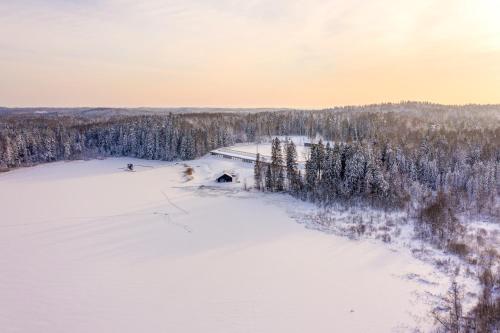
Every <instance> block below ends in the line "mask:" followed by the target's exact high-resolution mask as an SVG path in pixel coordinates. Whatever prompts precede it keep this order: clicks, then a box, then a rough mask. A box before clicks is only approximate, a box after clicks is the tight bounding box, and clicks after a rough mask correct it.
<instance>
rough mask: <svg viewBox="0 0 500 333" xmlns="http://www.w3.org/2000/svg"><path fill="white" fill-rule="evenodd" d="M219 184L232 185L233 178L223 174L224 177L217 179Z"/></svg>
mask: <svg viewBox="0 0 500 333" xmlns="http://www.w3.org/2000/svg"><path fill="white" fill-rule="evenodd" d="M216 181H217V183H231V182H232V181H233V176H232V175H229V174H227V173H223V174H222V176H220V177H219V178H217V179H216Z"/></svg>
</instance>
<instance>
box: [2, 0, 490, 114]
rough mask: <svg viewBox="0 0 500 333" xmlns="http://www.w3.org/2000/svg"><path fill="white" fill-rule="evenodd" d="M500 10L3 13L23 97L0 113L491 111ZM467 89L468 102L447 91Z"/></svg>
mask: <svg viewBox="0 0 500 333" xmlns="http://www.w3.org/2000/svg"><path fill="white" fill-rule="evenodd" d="M499 11H500V5H499V4H498V2H496V1H495V0H477V1H474V2H471V1H467V0H421V1H410V0H378V1H369V0H350V1H348V0H308V1H306V0H275V1H263V0H247V1H242V0H219V1H209V0H146V1H139V0H106V1H104V0H84V1H76V0H75V1H69V0H53V1H49V0H45V1H43V0H19V1H11V2H3V3H0V46H1V48H2V53H1V54H0V71H1V72H2V74H3V78H4V80H3V81H4V82H5V80H7V81H8V82H12V84H5V83H4V84H3V86H2V84H0V88H2V89H1V90H0V103H1V104H9V103H10V104H19V103H24V104H34V103H41V102H43V104H54V103H56V102H54V101H57V96H58V94H60V93H61V92H64V94H65V95H66V96H67V97H66V98H65V103H69V104H86V105H90V104H106V105H124V104H127V103H132V104H134V105H137V104H140V105H182V104H185V105H195V104H196V105H206V104H211V105H215V104H219V105H228V104H238V105H249V106H251V105H260V106H264V105H271V106H276V105H278V106H328V105H331V104H337V103H340V104H345V103H365V102H375V101H379V100H400V99H408V98H418V99H427V98H433V99H434V100H437V101H443V102H453V100H451V99H454V100H457V102H458V101H459V99H460V101H470V102H481V101H491V100H492V99H494V98H496V97H495V96H496V95H493V94H491V95H488V96H489V97H488V96H486V95H485V93H483V92H481V90H480V88H476V87H472V83H470V82H475V85H476V86H477V85H479V86H482V89H483V90H482V91H485V92H488V91H491V90H492V89H491V88H492V87H493V88H496V89H498V88H500V87H499V86H498V79H496V78H497V77H499V75H500V72H499V71H500V69H499V68H498V67H499V61H498V60H496V59H498V58H495V56H496V55H498V51H499V50H500V39H499V38H498V36H499V35H500V23H498V20H497V17H496V16H497V13H498V12H499ZM477 59H481V61H480V62H479V61H477ZM13 66H15V67H16V68H17V70H16V71H12V70H11V68H12V67H13ZM423 72H428V73H426V75H425V76H424V75H423V74H422V73H423ZM68 73H69V75H68ZM478 73H481V75H479V74H478ZM432 75H436V76H438V75H439V77H438V78H436V79H432ZM457 79H458V80H461V81H463V82H465V83H464V84H463V88H460V89H459V90H460V91H461V92H462V93H463V96H458V97H457V96H456V93H453V92H452V91H451V89H452V88H449V89H448V90H447V89H446V85H447V84H448V85H449V86H450V87H452V86H456V83H455V82H456V80H457ZM426 81H429V82H430V83H427V82H426ZM437 81H439V82H440V85H441V86H439V87H437V86H436V85H433V83H432V82H437ZM373 82H380V83H379V84H376V85H374V84H373ZM58 85H61V87H60V88H59V89H56V88H55V87H57V86H58ZM443 86H445V87H444V88H443ZM41 87H54V91H51V90H50V89H46V88H44V89H41ZM65 87H72V90H69V89H66V88H65ZM405 87H406V88H405ZM432 87H434V88H432ZM433 89H434V90H433ZM79 91H86V92H87V93H86V94H85V95H84V96H82V95H81V94H80V95H79V94H78V92H79ZM332 91H334V93H332ZM434 91H437V92H438V93H437V94H436V93H434ZM228 92H230V93H228ZM93 93H94V94H95V96H98V97H96V98H95V99H93V98H92V94H93ZM229 94H230V95H231V96H228V95H229ZM20 96H22V98H21V97H20ZM426 96H428V97H426ZM440 96H441V98H440ZM377 97H378V98H377ZM84 98H85V99H84Z"/></svg>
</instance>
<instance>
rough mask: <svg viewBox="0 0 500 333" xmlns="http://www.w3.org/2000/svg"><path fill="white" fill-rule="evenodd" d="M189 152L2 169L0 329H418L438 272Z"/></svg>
mask: <svg viewBox="0 0 500 333" xmlns="http://www.w3.org/2000/svg"><path fill="white" fill-rule="evenodd" d="M129 161H132V162H134V163H135V164H141V165H147V166H150V167H137V168H136V170H137V171H136V172H124V171H123V170H121V169H120V168H122V167H123V166H124V165H125V164H126V163H127V162H129ZM187 164H189V165H190V166H191V167H193V168H194V174H193V179H192V180H186V179H185V177H184V176H183V171H184V170H185V164H184V163H165V162H151V161H133V160H132V159H124V158H117V159H107V160H102V161H98V160H96V161H88V162H82V161H77V162H68V163H65V162H60V163H52V164H47V165H41V166H37V167H34V168H27V169H19V170H15V171H13V172H10V173H7V174H1V175H0V210H1V212H0V229H1V232H0V270H1V271H0V295H1V297H0V308H2V314H1V315H0V328H1V331H2V332H68V331H71V332H137V331H144V332H201V331H203V332H307V331H314V332H332V331H333V332H390V331H404V332H406V331H408V330H409V329H410V328H413V327H420V328H421V329H422V330H427V329H429V327H430V325H431V324H432V319H431V318H429V313H428V312H429V310H430V305H429V304H428V303H427V298H426V297H425V296H426V295H429V294H434V295H435V294H438V293H442V292H444V291H445V290H446V288H447V285H448V282H449V281H448V279H447V277H446V276H445V275H443V274H441V273H439V272H437V271H436V270H435V269H434V268H433V267H432V266H431V265H428V264H426V263H423V262H421V261H418V260H416V259H415V258H414V257H412V256H411V255H410V254H409V253H406V252H404V251H400V252H395V251H393V250H390V249H388V248H387V247H385V246H383V245H382V244H379V243H373V242H370V241H351V240H349V239H347V238H341V237H338V236H335V235H329V234H325V233H322V232H318V231H316V230H309V229H307V228H304V226H303V225H300V224H297V223H295V221H294V219H293V217H292V216H291V212H294V211H295V212H296V211H307V210H308V209H312V206H311V205H309V204H306V203H302V202H297V201H296V200H293V199H291V198H289V197H287V196H283V195H264V196H263V195H262V194H261V193H254V192H247V191H244V190H242V187H243V184H244V183H245V182H247V183H251V179H252V166H251V165H250V164H246V163H241V162H236V161H231V160H223V159H217V158H202V159H199V160H195V161H191V162H189V163H187ZM235 168H236V169H238V171H239V173H240V177H239V179H240V183H233V184H223V185H221V184H216V183H214V179H215V177H216V176H217V175H219V174H220V172H222V171H223V170H227V169H235ZM416 277H417V278H416Z"/></svg>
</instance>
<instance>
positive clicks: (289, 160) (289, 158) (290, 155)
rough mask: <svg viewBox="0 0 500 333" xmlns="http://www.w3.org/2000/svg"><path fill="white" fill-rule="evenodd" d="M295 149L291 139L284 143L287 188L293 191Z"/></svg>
mask: <svg viewBox="0 0 500 333" xmlns="http://www.w3.org/2000/svg"><path fill="white" fill-rule="evenodd" d="M297 172H298V167H297V149H296V148H295V144H294V143H293V141H290V142H288V143H287V145H286V178H287V181H288V189H289V190H290V191H292V192H293V191H295V190H296V189H297V177H298V174H297Z"/></svg>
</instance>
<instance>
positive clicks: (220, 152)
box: [210, 148, 271, 163]
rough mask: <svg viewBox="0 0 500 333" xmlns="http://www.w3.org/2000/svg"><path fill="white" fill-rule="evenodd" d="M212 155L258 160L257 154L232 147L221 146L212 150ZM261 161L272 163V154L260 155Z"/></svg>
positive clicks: (245, 160) (253, 161)
mask: <svg viewBox="0 0 500 333" xmlns="http://www.w3.org/2000/svg"><path fill="white" fill-rule="evenodd" d="M210 155H212V156H217V157H222V158H227V159H230V160H237V161H242V162H245V163H255V161H256V160H257V154H253V153H249V152H246V151H239V150H235V149H230V148H219V149H215V150H212V151H211V152H210ZM260 161H261V162H262V163H271V156H266V155H260Z"/></svg>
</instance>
